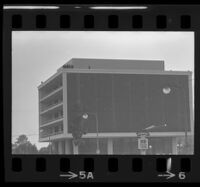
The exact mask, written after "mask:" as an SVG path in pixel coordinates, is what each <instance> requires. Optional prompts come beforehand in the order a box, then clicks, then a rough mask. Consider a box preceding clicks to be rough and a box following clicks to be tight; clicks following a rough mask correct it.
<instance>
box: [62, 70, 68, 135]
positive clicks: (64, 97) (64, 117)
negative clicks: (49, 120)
mask: <svg viewBox="0 0 200 187" xmlns="http://www.w3.org/2000/svg"><path fill="white" fill-rule="evenodd" d="M62 85H63V133H64V135H67V133H68V123H67V121H68V120H67V72H65V71H63V73H62Z"/></svg>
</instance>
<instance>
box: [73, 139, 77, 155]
mask: <svg viewBox="0 0 200 187" xmlns="http://www.w3.org/2000/svg"><path fill="white" fill-rule="evenodd" d="M72 145H73V153H74V155H78V146H77V145H75V144H74V142H72Z"/></svg>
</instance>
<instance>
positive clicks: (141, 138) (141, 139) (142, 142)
mask: <svg viewBox="0 0 200 187" xmlns="http://www.w3.org/2000/svg"><path fill="white" fill-rule="evenodd" d="M148 136H149V133H148V132H140V133H137V137H138V149H139V150H140V154H141V155H146V151H147V150H148V148H149V140H148V138H147V137H148Z"/></svg>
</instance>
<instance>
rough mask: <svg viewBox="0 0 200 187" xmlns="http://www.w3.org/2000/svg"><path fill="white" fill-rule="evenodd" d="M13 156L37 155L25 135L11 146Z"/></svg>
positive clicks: (35, 148)
mask: <svg viewBox="0 0 200 187" xmlns="http://www.w3.org/2000/svg"><path fill="white" fill-rule="evenodd" d="M12 152H13V154H38V150H37V147H36V145H35V144H34V145H33V144H31V143H30V142H29V141H28V137H27V136H26V135H24V134H23V135H20V136H19V137H18V138H17V141H16V142H15V144H13V145H12Z"/></svg>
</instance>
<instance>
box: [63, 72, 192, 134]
mask: <svg viewBox="0 0 200 187" xmlns="http://www.w3.org/2000/svg"><path fill="white" fill-rule="evenodd" d="M67 99H68V124H69V127H70V126H71V125H73V123H74V122H75V121H76V120H74V119H75V118H76V117H77V116H81V115H82V114H84V113H88V114H89V115H88V116H89V117H88V119H87V120H84V121H83V125H84V127H85V128H86V129H87V131H88V132H96V123H97V120H98V124H99V125H98V126H99V132H138V131H141V130H142V129H144V128H146V127H149V126H151V125H155V126H157V128H154V129H152V130H151V132H184V131H186V130H187V131H189V130H190V111H189V87H188V76H187V75H158V74H154V75H152V74H107V73H106V74H105V73H67ZM95 115H96V116H97V118H95ZM164 124H167V126H166V127H163V125H164ZM159 126H160V127H159ZM69 131H70V128H69Z"/></svg>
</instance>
